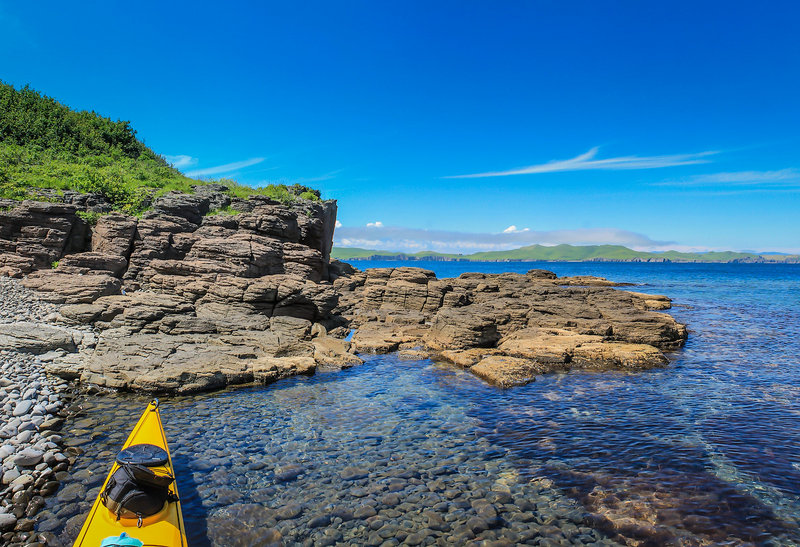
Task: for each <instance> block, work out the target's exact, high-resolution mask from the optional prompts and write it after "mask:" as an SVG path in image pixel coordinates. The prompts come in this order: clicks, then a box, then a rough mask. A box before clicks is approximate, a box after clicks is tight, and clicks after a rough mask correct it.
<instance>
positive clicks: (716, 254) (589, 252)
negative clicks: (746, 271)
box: [331, 244, 800, 263]
mask: <svg viewBox="0 0 800 547" xmlns="http://www.w3.org/2000/svg"><path fill="white" fill-rule="evenodd" d="M331 257H332V258H336V259H338V260H369V259H380V260H445V261H450V260H464V261H489V262H528V261H530V262H539V261H542V262H591V261H596V262H753V263H755V262H770V263H773V262H774V263H800V256H798V255H776V254H766V253H765V254H756V253H737V252H733V251H711V252H706V253H682V252H678V251H664V252H657V253H656V252H644V251H634V250H633V249H629V248H627V247H623V246H622V245H566V244H564V245H554V246H552V247H548V246H545V245H528V246H527V247H520V248H519V249H512V250H509V251H487V252H480V253H473V254H468V255H462V254H446V253H435V252H431V251H422V252H418V253H413V254H406V253H397V252H392V251H374V250H369V249H359V248H356V247H334V249H333V251H332V252H331Z"/></svg>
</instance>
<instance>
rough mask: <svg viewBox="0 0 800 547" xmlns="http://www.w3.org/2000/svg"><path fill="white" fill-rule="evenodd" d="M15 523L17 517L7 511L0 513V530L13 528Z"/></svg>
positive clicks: (4, 530)
mask: <svg viewBox="0 0 800 547" xmlns="http://www.w3.org/2000/svg"><path fill="white" fill-rule="evenodd" d="M16 525H17V517H15V516H14V515H12V514H9V513H0V531H2V532H6V531H8V530H13V529H14V527H15V526H16Z"/></svg>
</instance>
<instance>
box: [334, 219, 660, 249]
mask: <svg viewBox="0 0 800 547" xmlns="http://www.w3.org/2000/svg"><path fill="white" fill-rule="evenodd" d="M377 224H379V223H376V222H370V223H369V224H367V226H365V227H362V226H358V227H350V226H341V227H339V228H337V229H336V233H335V235H334V244H335V245H337V246H340V247H363V248H368V249H380V250H388V251H411V252H416V251H421V250H430V251H440V252H451V253H465V254H466V253H471V252H475V251H501V250H507V249H516V248H518V247H522V246H525V245H533V244H535V243H539V244H541V245H558V244H560V243H569V244H571V245H601V244H615V245H625V246H627V247H633V248H636V249H652V248H657V247H662V246H664V245H668V244H669V242H664V241H655V240H653V239H651V238H649V237H647V236H645V235H642V234H638V233H636V232H630V231H627V230H621V229H618V228H585V229H579V230H551V231H536V230H530V229H522V230H515V231H507V230H505V231H503V232H500V233H485V232H484V233H480V232H478V233H474V232H473V233H470V232H455V231H447V230H423V229H419V228H405V227H399V226H383V225H382V224H381V225H380V226H376V225H377ZM376 228H380V230H377V229H376Z"/></svg>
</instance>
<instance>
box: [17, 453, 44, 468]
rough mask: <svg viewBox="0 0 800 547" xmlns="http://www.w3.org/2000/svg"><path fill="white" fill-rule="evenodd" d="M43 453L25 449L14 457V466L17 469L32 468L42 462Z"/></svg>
mask: <svg viewBox="0 0 800 547" xmlns="http://www.w3.org/2000/svg"><path fill="white" fill-rule="evenodd" d="M43 456H44V452H42V451H41V450H35V449H33V448H26V449H24V450H22V451H21V452H19V454H17V455H16V456H15V457H14V464H15V465H17V466H19V467H33V466H34V465H36V464H38V463H39V462H41V461H42V458H43Z"/></svg>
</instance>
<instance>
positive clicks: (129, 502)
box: [100, 464, 176, 526]
mask: <svg viewBox="0 0 800 547" xmlns="http://www.w3.org/2000/svg"><path fill="white" fill-rule="evenodd" d="M174 480H175V479H174V478H173V477H172V476H171V475H159V474H157V473H155V472H153V470H152V469H149V468H147V467H145V466H143V465H136V464H123V465H121V466H120V467H119V469H117V470H116V471H114V474H113V475H111V478H110V479H109V480H108V484H107V485H106V487H105V488H104V489H103V492H102V494H101V495H100V496H101V499H102V500H103V505H105V506H106V507H108V509H109V510H110V511H111V512H112V513H114V514H115V515H117V520H119V519H120V518H138V519H139V522H140V524H139V525H140V526H141V519H142V518H144V517H149V516H150V515H155V514H156V513H158V512H159V511H161V508H162V507H164V504H165V503H166V502H168V501H176V498H175V496H174V495H173V494H172V493H171V492H170V491H169V485H170V484H172V482H173V481H174Z"/></svg>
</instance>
